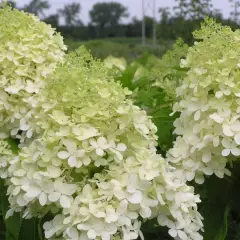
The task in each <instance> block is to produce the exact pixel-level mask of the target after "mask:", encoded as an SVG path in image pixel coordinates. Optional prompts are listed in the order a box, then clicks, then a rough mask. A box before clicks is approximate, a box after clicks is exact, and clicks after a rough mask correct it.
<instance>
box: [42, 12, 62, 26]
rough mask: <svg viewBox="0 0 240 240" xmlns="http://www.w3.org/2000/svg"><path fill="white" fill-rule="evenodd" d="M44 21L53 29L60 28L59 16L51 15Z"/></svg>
mask: <svg viewBox="0 0 240 240" xmlns="http://www.w3.org/2000/svg"><path fill="white" fill-rule="evenodd" d="M43 21H44V22H45V23H47V24H50V25H51V26H52V27H55V28H56V27H58V26H59V16H58V14H52V15H49V16H47V17H46V18H45V19H44V20H43Z"/></svg>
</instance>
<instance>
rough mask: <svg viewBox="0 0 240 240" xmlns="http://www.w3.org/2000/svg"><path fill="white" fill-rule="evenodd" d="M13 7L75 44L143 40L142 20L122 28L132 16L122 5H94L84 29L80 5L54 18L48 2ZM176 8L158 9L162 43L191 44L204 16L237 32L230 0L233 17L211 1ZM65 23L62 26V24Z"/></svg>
mask: <svg viewBox="0 0 240 240" xmlns="http://www.w3.org/2000/svg"><path fill="white" fill-rule="evenodd" d="M8 2H9V3H10V4H11V5H12V6H13V7H15V8H19V9H23V10H25V11H26V12H30V13H33V14H35V15H38V16H39V17H40V18H41V19H42V20H44V21H45V22H47V23H49V24H51V25H52V26H53V27H55V28H57V30H58V31H60V32H62V34H63V36H64V37H67V38H68V37H70V38H73V39H76V40H87V39H95V38H106V37H140V36H141V24H142V20H141V19H138V18H136V17H133V18H132V20H131V21H130V22H129V23H127V24H123V23H121V21H122V20H123V19H124V18H126V17H128V16H129V13H128V9H127V7H125V6H124V5H122V4H121V3H119V2H101V3H96V4H95V5H93V7H92V9H91V10H90V11H89V17H90V22H89V23H88V24H87V25H84V24H83V22H82V20H81V10H82V6H81V4H80V3H78V2H72V3H68V4H65V5H64V7H63V8H61V9H57V10H56V12H55V13H54V14H50V15H47V14H46V10H48V9H50V8H51V5H50V4H49V2H48V0H31V1H30V2H29V4H26V5H25V6H23V7H22V8H20V7H19V6H18V5H17V4H16V3H15V2H14V1H8ZM175 2H176V5H175V6H174V7H173V8H169V7H165V8H160V9H158V18H157V23H156V24H157V36H158V38H159V39H167V40H169V39H172V40H175V39H177V38H178V37H181V38H183V39H184V40H185V41H186V42H187V43H190V42H191V41H192V31H193V30H195V29H197V28H199V27H200V22H201V21H202V20H203V18H204V17H205V16H210V17H214V18H215V19H217V21H219V22H221V23H223V24H227V25H230V26H231V27H232V28H233V29H235V28H238V26H239V23H240V21H239V20H240V19H239V16H240V1H238V0H229V4H230V7H231V13H230V17H229V18H224V16H223V14H222V12H221V11H220V10H219V9H215V8H214V7H213V4H212V0H175ZM60 19H63V20H64V23H63V24H62V21H60ZM152 24H153V18H151V17H147V16H146V17H145V27H146V37H151V35H152Z"/></svg>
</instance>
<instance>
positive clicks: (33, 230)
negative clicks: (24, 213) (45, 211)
mask: <svg viewBox="0 0 240 240" xmlns="http://www.w3.org/2000/svg"><path fill="white" fill-rule="evenodd" d="M39 239H41V238H40V237H39V232H38V220H37V219H35V218H33V219H23V222H22V225H21V229H20V234H19V238H18V240H39Z"/></svg>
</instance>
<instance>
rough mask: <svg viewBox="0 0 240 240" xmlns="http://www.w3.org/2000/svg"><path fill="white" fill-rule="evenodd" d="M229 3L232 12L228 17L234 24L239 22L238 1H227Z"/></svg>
mask: <svg viewBox="0 0 240 240" xmlns="http://www.w3.org/2000/svg"><path fill="white" fill-rule="evenodd" d="M229 2H230V3H232V5H231V7H232V11H231V12H230V16H231V18H232V20H233V21H234V22H235V23H238V22H239V14H240V10H239V8H240V1H238V0H229Z"/></svg>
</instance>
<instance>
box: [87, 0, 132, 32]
mask: <svg viewBox="0 0 240 240" xmlns="http://www.w3.org/2000/svg"><path fill="white" fill-rule="evenodd" d="M89 15H90V18H91V22H92V24H93V25H95V26H98V28H99V30H103V29H104V28H106V27H108V28H111V29H112V30H115V31H116V27H117V26H118V25H119V23H120V20H121V19H122V18H125V17H128V13H127V8H126V7H125V6H123V5H122V4H121V3H117V2H109V3H106V2H103V3H96V4H95V5H94V6H93V8H92V10H91V11H90V12H89Z"/></svg>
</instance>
